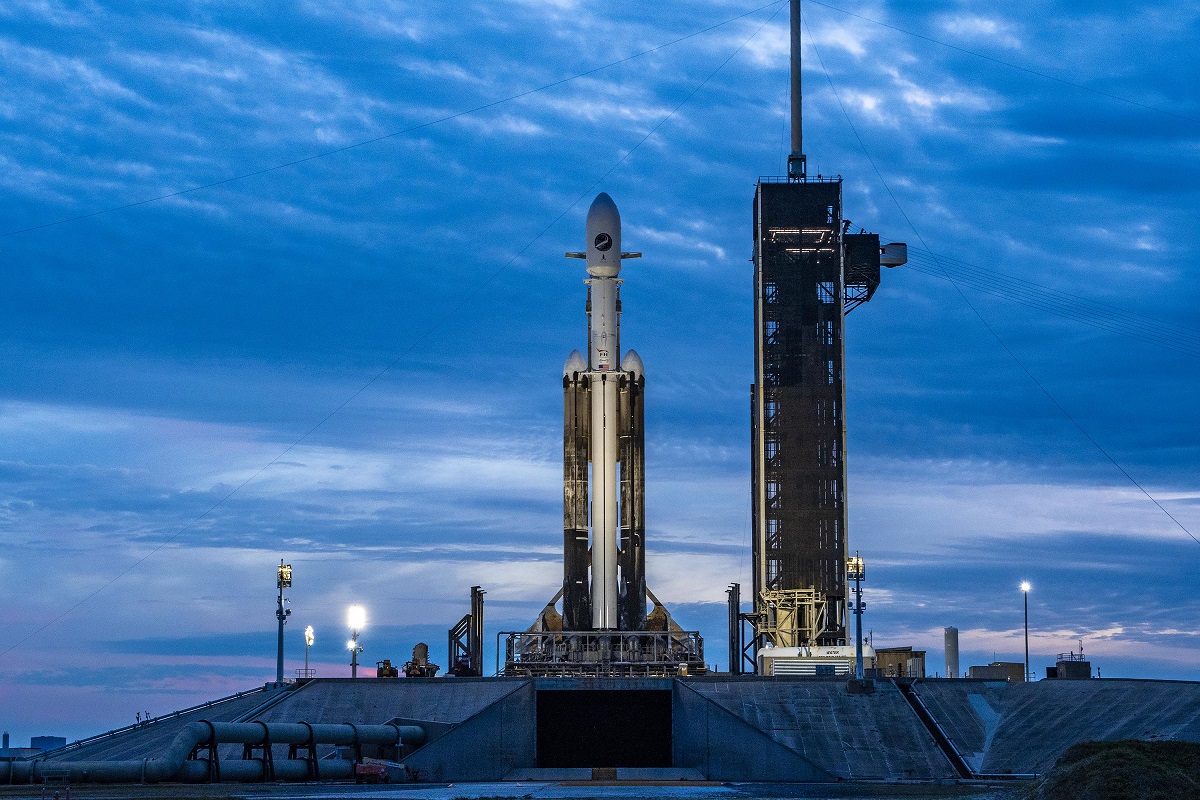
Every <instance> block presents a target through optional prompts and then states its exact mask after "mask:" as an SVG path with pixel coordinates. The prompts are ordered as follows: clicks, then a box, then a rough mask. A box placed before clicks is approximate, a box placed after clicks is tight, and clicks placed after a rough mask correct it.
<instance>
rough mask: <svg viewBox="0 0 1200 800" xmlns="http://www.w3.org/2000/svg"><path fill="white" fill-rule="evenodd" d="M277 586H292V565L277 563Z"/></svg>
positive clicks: (282, 587) (284, 587) (286, 587)
mask: <svg viewBox="0 0 1200 800" xmlns="http://www.w3.org/2000/svg"><path fill="white" fill-rule="evenodd" d="M279 588H280V589H290V588H292V565H291V564H280V565H279Z"/></svg>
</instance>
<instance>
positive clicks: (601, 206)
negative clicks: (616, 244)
mask: <svg viewBox="0 0 1200 800" xmlns="http://www.w3.org/2000/svg"><path fill="white" fill-rule="evenodd" d="M600 214H605V215H608V217H609V218H612V219H615V220H616V222H617V224H618V225H620V224H621V214H620V212H619V211H617V204H616V203H614V202H613V199H612V198H611V197H609V195H608V192H601V193H600V194H598V195H596V199H595V200H593V201H592V205H591V207H590V208H588V222H589V223H590V222H591V221H592V219H593V218H598V215H600Z"/></svg>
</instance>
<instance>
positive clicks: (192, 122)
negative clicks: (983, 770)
mask: <svg viewBox="0 0 1200 800" xmlns="http://www.w3.org/2000/svg"><path fill="white" fill-rule="evenodd" d="M764 2H765V0H749V2H744V1H743V0H697V1H696V2H692V3H687V4H676V3H663V4H657V3H649V4H648V3H638V2H627V1H617V0H613V1H612V2H597V3H585V2H582V0H493V2H488V3H466V4H463V3H453V4H452V3H447V2H442V1H441V0H425V2H420V3H417V2H407V0H370V1H368V0H322V2H319V3H317V2H305V1H304V0H299V1H294V2H283V3H278V4H261V3H251V2H162V3H156V4H154V5H153V7H152V8H151V7H148V6H147V5H146V4H144V3H133V2H125V3H121V2H79V3H69V4H68V3H58V2H55V1H54V0H13V1H12V2H7V3H4V4H3V5H2V6H0V64H2V69H0V82H2V84H0V85H2V87H3V90H2V91H0V182H2V183H3V194H4V198H5V202H4V204H3V208H2V210H0V234H2V235H0V266H2V269H3V274H4V277H5V280H4V285H3V288H0V364H2V365H3V379H2V380H0V530H2V532H3V537H2V539H0V541H2V544H0V728H3V729H4V730H8V731H10V732H11V733H12V736H13V742H14V745H21V744H24V743H25V741H26V740H27V739H28V738H29V737H30V736H36V735H43V734H46V735H62V736H67V737H69V738H77V737H81V736H85V735H89V734H92V733H97V732H100V731H103V730H107V729H109V728H112V727H116V726H120V725H124V724H127V723H132V722H133V721H134V715H135V713H138V712H150V713H151V714H155V715H157V714H162V713H166V712H169V711H171V710H175V709H179V708H184V707H187V706H190V705H194V704H196V703H200V702H203V701H205V700H209V699H213V698H215V697H219V696H223V695H226V694H230V693H233V692H235V691H239V690H245V689H250V688H254V687H257V686H261V685H263V684H264V683H265V682H267V681H270V680H273V679H274V674H275V625H276V621H275V565H277V564H278V563H279V561H280V559H283V560H285V561H287V562H288V563H290V564H292V565H293V568H294V585H293V587H292V589H291V590H290V591H289V593H288V598H289V601H290V604H289V607H290V608H291V610H292V616H291V618H290V620H289V622H288V624H287V627H286V641H287V648H286V659H287V664H286V667H287V673H288V674H289V675H292V674H294V670H296V669H298V668H301V667H302V666H303V664H304V657H305V652H304V643H303V630H304V627H305V626H307V625H312V626H313V627H314V629H315V636H316V641H315V644H314V645H313V647H312V649H311V652H310V653H309V659H310V666H311V667H312V668H313V669H315V670H316V672H317V674H318V675H322V676H330V677H336V676H344V675H348V674H349V665H348V658H347V651H346V648H345V642H346V637H347V635H348V633H349V631H348V630H347V628H346V624H345V609H346V607H347V606H348V605H350V604H351V603H361V604H362V605H363V606H364V607H365V608H366V610H367V615H368V623H367V627H366V629H365V630H364V632H363V637H362V643H363V645H364V651H363V654H362V656H361V659H362V662H363V663H365V664H369V665H371V668H372V669H373V667H374V662H375V661H377V660H380V659H383V658H390V659H391V660H392V661H393V662H397V663H402V662H403V661H405V660H407V658H408V657H409V654H410V653H411V648H412V646H413V645H414V644H416V643H417V642H418V641H425V642H428V643H429V644H430V646H431V655H432V657H433V660H434V661H435V662H437V663H440V664H442V665H443V667H445V666H446V656H445V653H444V649H443V648H444V642H445V630H446V629H447V628H448V627H450V626H451V625H452V624H454V623H455V622H456V621H457V620H458V619H459V618H460V617H461V616H462V615H463V614H465V613H466V612H467V610H468V599H469V589H470V587H471V586H472V585H482V586H483V587H484V589H485V590H486V591H487V595H486V615H487V616H486V619H487V639H488V649H487V660H488V662H489V664H490V663H492V661H491V660H492V658H493V657H494V642H495V638H494V635H495V633H496V632H498V631H502V630H520V629H524V628H525V627H527V626H528V625H529V624H530V622H531V621H532V619H533V617H534V615H535V614H536V613H537V611H538V609H540V608H541V606H542V605H543V604H544V603H545V602H546V601H547V600H549V599H550V597H551V596H552V595H553V594H554V592H555V591H556V589H557V587H558V585H559V584H560V583H561V527H560V524H561V519H562V517H561V502H562V495H561V475H562V472H561V457H562V450H561V442H562V439H561V424H562V423H561V421H562V416H561V414H562V412H561V402H562V400H561V384H560V378H561V372H560V371H559V370H560V368H561V366H562V363H563V361H564V360H565V359H566V356H567V355H568V353H569V352H570V351H571V350H572V349H575V348H582V347H583V346H584V344H585V336H586V332H585V316H584V300H585V288H584V286H583V283H582V279H583V277H584V276H583V270H582V266H581V262H579V261H575V260H567V259H564V258H563V253H564V252H565V251H567V250H580V249H583V219H584V214H585V212H586V209H587V207H588V205H589V204H590V202H591V199H592V198H593V197H594V196H595V195H596V194H597V193H598V192H600V191H606V192H608V193H609V194H610V195H611V196H612V197H613V198H614V200H615V201H616V203H617V205H618V207H619V208H620V211H621V214H622V218H623V222H624V231H623V233H624V240H623V244H624V246H625V248H626V249H629V250H640V251H642V252H643V253H644V254H645V256H644V258H642V259H641V260H639V261H633V262H629V263H627V265H626V268H625V270H624V271H623V273H622V277H623V278H624V281H625V282H624V285H623V293H622V299H623V306H624V315H623V321H622V322H623V337H624V341H623V345H624V347H626V348H635V349H637V351H638V352H639V353H640V354H641V357H642V359H643V361H644V363H645V365H646V374H647V401H646V417H647V422H646V424H647V467H646V470H647V516H648V535H647V539H648V553H649V557H648V571H649V582H650V586H651V588H652V590H653V591H654V592H655V593H656V594H657V595H658V596H659V597H660V598H661V599H662V600H663V601H664V602H666V603H667V604H668V606H669V607H670V608H671V610H672V611H673V613H674V614H675V617H676V619H677V621H679V622H680V623H681V624H682V625H684V627H687V628H699V629H700V630H701V632H702V633H703V634H704V635H705V636H706V641H707V647H708V650H707V653H708V659H707V660H708V661H709V662H711V663H714V664H717V665H718V666H719V667H720V668H722V669H724V668H726V667H727V664H726V656H725V629H724V617H725V606H724V602H725V587H726V586H727V585H728V584H729V583H731V582H734V581H739V582H741V583H742V584H743V586H744V588H743V596H747V595H748V594H749V590H748V586H749V560H750V544H749V543H750V538H749V536H750V531H749V528H750V525H749V447H748V442H749V418H748V411H749V402H748V400H749V385H750V383H751V380H752V374H751V373H752V359H753V349H752V345H753V331H752V308H751V295H752V286H751V269H750V264H749V263H748V260H749V258H750V255H751V229H750V224H751V218H750V212H751V200H752V197H753V193H754V184H755V181H756V180H757V179H758V177H759V176H762V175H778V174H781V173H782V172H783V171H784V170H785V164H786V156H787V143H788V129H787V117H788V94H787V80H788V76H787V58H788V55H787V41H788V34H787V28H786V26H787V9H786V4H784V3H779V2H776V3H772V4H770V5H764ZM804 20H805V23H806V34H805V44H804V54H803V56H804V98H805V108H804V114H805V117H804V119H805V149H806V151H807V155H808V164H809V170H810V172H812V173H818V172H819V173H821V174H824V175H830V174H840V175H842V176H844V180H845V184H844V193H845V201H844V204H845V214H846V217H847V218H849V219H850V220H852V221H853V223H854V227H855V228H856V229H857V228H859V227H862V228H865V229H866V230H868V231H874V232H878V233H879V234H880V235H881V237H882V238H883V240H884V241H905V242H907V243H908V244H909V248H910V254H911V260H910V263H909V264H908V265H906V266H904V267H900V268H897V269H894V270H888V271H886V273H885V274H884V276H883V282H882V285H881V287H880V289H879V291H878V292H877V293H876V295H875V297H874V299H873V300H872V301H871V302H870V303H869V304H867V305H864V306H861V307H859V308H857V309H856V310H854V312H853V313H852V314H851V315H850V316H849V317H848V318H847V334H846V337H847V359H846V360H847V368H846V370H847V422H848V428H849V434H848V435H849V441H848V464H849V486H848V492H849V503H850V547H851V549H852V550H856V551H859V552H860V553H861V554H862V556H863V557H864V558H865V559H866V564H867V582H866V584H865V587H866V591H865V600H866V603H867V611H866V621H865V623H864V625H865V627H867V628H869V629H870V630H871V632H872V635H873V641H874V642H875V644H876V645H877V646H881V647H882V646H901V645H911V646H914V647H917V648H923V649H927V650H928V653H929V655H928V671H929V673H930V674H933V673H935V672H941V673H944V661H943V653H942V632H943V628H944V627H945V626H950V625H953V626H956V627H958V628H959V630H960V631H961V634H960V636H961V648H962V663H963V666H964V667H966V666H967V665H969V664H986V663H988V662H990V661H992V660H995V659H999V660H1013V661H1016V660H1021V659H1022V657H1023V641H1022V635H1023V634H1022V616H1021V613H1022V606H1021V602H1022V596H1021V593H1020V591H1019V590H1018V585H1019V583H1020V582H1021V581H1024V580H1028V581H1030V582H1031V584H1032V587H1033V588H1032V591H1031V593H1030V595H1029V617H1030V649H1031V654H1032V662H1033V669H1034V670H1035V671H1037V672H1039V673H1041V672H1042V671H1043V670H1044V667H1045V666H1047V665H1050V664H1052V663H1053V661H1054V658H1055V655H1056V654H1058V653H1063V652H1066V651H1069V650H1073V649H1077V648H1078V647H1079V646H1080V643H1081V642H1082V646H1083V647H1084V651H1085V652H1086V653H1087V655H1088V656H1089V657H1090V659H1091V660H1092V662H1093V665H1094V666H1095V667H1098V668H1099V670H1100V671H1101V674H1102V675H1103V676H1105V677H1117V676H1126V677H1140V678H1177V679H1186V680H1200V666H1198V664H1197V662H1198V660H1200V658H1198V657H1200V621H1198V620H1200V600H1198V599H1197V597H1196V595H1195V592H1194V589H1195V587H1196V577H1195V576H1196V574H1197V571H1198V570H1197V568H1198V567H1200V541H1197V540H1196V538H1194V537H1197V536H1200V502H1198V501H1200V486H1198V480H1197V479H1198V478H1200V467H1198V466H1197V465H1198V464H1200V431H1198V430H1197V426H1196V423H1195V417H1194V416H1193V413H1194V409H1195V405H1196V400H1197V396H1198V389H1200V379H1198V378H1197V370H1196V366H1197V358H1198V357H1200V321H1198V319H1197V314H1196V311H1195V309H1196V307H1197V305H1198V303H1200V289H1198V288H1197V284H1196V282H1195V281H1194V280H1193V279H1192V278H1191V271H1192V270H1193V269H1194V268H1195V267H1194V265H1195V264H1196V263H1197V261H1200V252H1198V251H1197V247H1198V245H1197V244H1196V243H1197V242H1198V241H1200V220H1198V219H1197V216H1196V211H1195V209H1196V208H1197V207H1200V202H1198V201H1200V188H1198V187H1200V102H1198V101H1197V99H1196V94H1195V86H1196V85H1197V84H1198V83H1200V62H1197V60H1196V59H1195V58H1194V56H1193V53H1194V50H1195V45H1196V42H1197V39H1198V38H1200V8H1198V7H1197V6H1196V5H1195V4H1192V3H1186V2H1182V1H1181V0H1164V1H1163V2H1157V3H1147V2H1134V3H1128V2H1123V3H1113V2H1104V1H1103V0H1102V1H1101V2H1093V3H1080V2H1061V1H1060V2H1055V0H1049V1H1048V2H1046V1H1043V2H1038V3H1033V2H1028V1H1027V0H1015V1H1014V2H1011V3H1005V4H1001V5H997V4H995V3H984V2H982V1H981V0H961V1H959V2H942V1H936V0H931V1H930V2H920V1H918V0H894V1H893V2H878V1H877V2H857V3H851V2H848V0H845V1H843V0H830V2H829V3H818V2H815V0H805V2H804ZM200 187H202V188H200ZM1143 490H1144V491H1143ZM1151 498H1153V499H1151ZM1172 517H1173V518H1174V521H1173V520H1172Z"/></svg>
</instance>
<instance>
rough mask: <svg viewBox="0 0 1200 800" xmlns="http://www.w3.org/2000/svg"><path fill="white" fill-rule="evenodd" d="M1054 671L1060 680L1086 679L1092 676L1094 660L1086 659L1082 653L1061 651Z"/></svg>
mask: <svg viewBox="0 0 1200 800" xmlns="http://www.w3.org/2000/svg"><path fill="white" fill-rule="evenodd" d="M1054 673H1055V674H1054V677H1056V678H1058V679H1060V680H1068V681H1086V680H1087V679H1088V678H1090V677H1092V662H1090V661H1084V660H1083V654H1082V653H1059V654H1058V660H1057V661H1055V663H1054Z"/></svg>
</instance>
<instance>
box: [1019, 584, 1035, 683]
mask: <svg viewBox="0 0 1200 800" xmlns="http://www.w3.org/2000/svg"><path fill="white" fill-rule="evenodd" d="M1031 588H1032V587H1031V586H1030V585H1029V581H1021V594H1023V595H1024V596H1025V680H1029V590H1030V589H1031Z"/></svg>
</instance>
